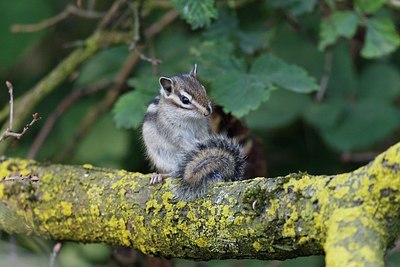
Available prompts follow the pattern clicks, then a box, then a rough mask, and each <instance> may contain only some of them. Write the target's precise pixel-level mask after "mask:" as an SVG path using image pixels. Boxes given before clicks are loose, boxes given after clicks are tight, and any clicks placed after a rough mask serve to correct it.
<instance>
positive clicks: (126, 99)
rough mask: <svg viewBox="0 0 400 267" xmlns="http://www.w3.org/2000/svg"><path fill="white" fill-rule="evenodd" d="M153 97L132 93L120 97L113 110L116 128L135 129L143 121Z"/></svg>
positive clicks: (139, 92) (136, 92)
mask: <svg viewBox="0 0 400 267" xmlns="http://www.w3.org/2000/svg"><path fill="white" fill-rule="evenodd" d="M153 97H154V95H150V94H146V93H144V92H141V91H133V92H129V93H126V94H124V95H123V96H121V97H120V98H119V99H118V101H117V103H116V104H115V106H114V108H113V114H114V122H115V124H116V125H117V128H124V129H129V128H137V127H139V126H140V124H141V123H142V121H143V116H144V113H145V112H146V108H147V105H148V103H149V102H150V101H151V99H152V98H153Z"/></svg>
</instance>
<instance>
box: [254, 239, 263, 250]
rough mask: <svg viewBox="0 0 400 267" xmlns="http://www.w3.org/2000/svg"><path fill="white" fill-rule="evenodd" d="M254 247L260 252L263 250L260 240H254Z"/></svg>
mask: <svg viewBox="0 0 400 267" xmlns="http://www.w3.org/2000/svg"><path fill="white" fill-rule="evenodd" d="M253 248H254V249H255V250H256V251H257V252H258V251H260V250H261V248H262V247H261V244H260V243H259V242H258V241H254V242H253Z"/></svg>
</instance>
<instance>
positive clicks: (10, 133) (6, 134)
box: [0, 81, 41, 143]
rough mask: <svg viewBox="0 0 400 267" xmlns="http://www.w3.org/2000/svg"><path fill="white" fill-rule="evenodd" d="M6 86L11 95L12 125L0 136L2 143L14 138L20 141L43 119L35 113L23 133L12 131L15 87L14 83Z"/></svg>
mask: <svg viewBox="0 0 400 267" xmlns="http://www.w3.org/2000/svg"><path fill="white" fill-rule="evenodd" d="M6 85H7V88H8V93H9V94H10V118H9V121H10V124H9V128H7V129H6V130H5V131H4V132H3V133H2V134H1V136H0V143H1V142H2V141H4V140H5V139H7V138H8V137H14V138H16V139H20V138H21V137H22V136H24V134H25V133H26V132H27V131H28V130H29V128H30V127H31V126H32V125H33V124H35V122H37V121H38V120H40V119H41V117H40V116H39V114H38V113H34V114H33V115H32V121H31V122H30V123H28V124H27V125H25V127H24V129H23V130H22V132H20V133H15V132H13V131H12V127H13V119H14V93H13V91H14V87H13V85H12V83H10V82H9V81H6Z"/></svg>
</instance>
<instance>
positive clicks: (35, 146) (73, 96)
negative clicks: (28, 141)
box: [27, 82, 110, 159]
mask: <svg viewBox="0 0 400 267" xmlns="http://www.w3.org/2000/svg"><path fill="white" fill-rule="evenodd" d="M108 86H110V82H100V83H97V84H94V85H92V86H90V87H88V88H86V89H83V88H78V89H76V90H73V91H72V92H71V93H70V94H68V95H67V96H66V97H65V98H64V99H63V100H62V101H61V103H60V104H59V105H58V106H57V107H56V109H55V110H54V112H53V113H52V114H51V115H50V116H48V117H47V119H46V122H45V124H44V125H43V127H42V128H41V130H40V132H39V134H38V135H37V136H36V138H35V140H34V141H33V143H32V146H31V147H30V149H29V152H28V155H27V158H28V159H34V158H35V157H36V155H37V153H38V152H39V149H40V147H41V146H42V144H43V142H44V141H45V140H46V138H47V136H48V135H49V134H50V132H51V130H52V129H53V127H54V125H55V124H56V122H57V120H58V118H59V117H60V116H61V115H62V114H64V113H65V111H66V110H68V109H69V108H70V107H71V106H72V105H73V104H74V103H75V102H76V101H77V100H78V99H80V98H81V97H84V96H87V95H91V94H93V93H96V92H98V91H99V90H102V89H105V88H107V87H108Z"/></svg>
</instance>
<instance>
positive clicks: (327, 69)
mask: <svg viewBox="0 0 400 267" xmlns="http://www.w3.org/2000/svg"><path fill="white" fill-rule="evenodd" d="M332 58H333V52H332V48H330V47H328V49H327V50H326V53H325V64H324V74H323V75H322V78H321V82H320V86H319V90H318V92H317V94H316V95H315V100H316V101H317V102H321V101H322V100H323V99H324V96H325V93H326V89H327V88H328V83H329V78H330V76H331V70H332Z"/></svg>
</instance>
